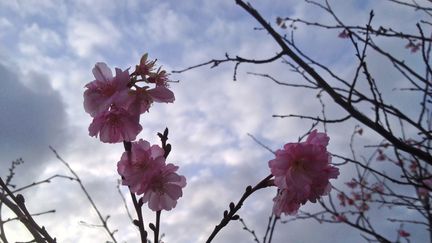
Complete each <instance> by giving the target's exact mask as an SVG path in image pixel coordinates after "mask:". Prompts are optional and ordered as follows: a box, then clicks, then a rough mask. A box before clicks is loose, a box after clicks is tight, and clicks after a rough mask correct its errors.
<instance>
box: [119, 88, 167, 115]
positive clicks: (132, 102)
mask: <svg viewBox="0 0 432 243" xmlns="http://www.w3.org/2000/svg"><path fill="white" fill-rule="evenodd" d="M174 100H175V97H174V93H173V92H172V91H171V90H169V89H168V88H166V87H163V86H159V87H155V88H153V89H147V87H146V88H140V87H138V88H137V89H136V90H131V91H130V92H129V101H128V105H127V106H128V111H129V112H131V113H132V114H136V115H138V116H139V115H140V114H142V113H145V112H146V111H148V109H149V108H150V106H151V104H152V103H153V102H159V103H162V102H164V103H172V102H174Z"/></svg>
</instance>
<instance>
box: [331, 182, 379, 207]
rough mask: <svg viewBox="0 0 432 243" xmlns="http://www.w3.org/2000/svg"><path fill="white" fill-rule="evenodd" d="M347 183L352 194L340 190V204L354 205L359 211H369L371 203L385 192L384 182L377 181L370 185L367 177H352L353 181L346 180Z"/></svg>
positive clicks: (344, 205)
mask: <svg viewBox="0 0 432 243" xmlns="http://www.w3.org/2000/svg"><path fill="white" fill-rule="evenodd" d="M345 185H346V186H347V187H348V188H350V189H351V195H347V194H345V193H344V192H339V193H338V194H337V198H338V199H339V204H340V205H341V206H342V207H346V206H350V207H354V208H356V210H357V211H358V212H366V211H368V210H369V203H371V202H373V201H374V200H375V198H376V197H378V198H381V199H382V194H383V193H384V192H385V186H384V184H383V183H381V182H376V183H373V184H372V185H369V183H368V181H367V180H365V179H362V180H360V181H357V180H356V179H354V178H352V179H351V181H349V182H345Z"/></svg>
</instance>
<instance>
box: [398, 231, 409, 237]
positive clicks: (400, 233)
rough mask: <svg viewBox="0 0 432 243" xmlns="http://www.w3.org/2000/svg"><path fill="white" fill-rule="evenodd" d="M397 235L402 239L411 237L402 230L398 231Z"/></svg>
mask: <svg viewBox="0 0 432 243" xmlns="http://www.w3.org/2000/svg"><path fill="white" fill-rule="evenodd" d="M398 234H399V236H400V237H403V238H408V237H409V236H410V235H411V234H410V233H408V232H406V231H405V230H403V229H400V230H398Z"/></svg>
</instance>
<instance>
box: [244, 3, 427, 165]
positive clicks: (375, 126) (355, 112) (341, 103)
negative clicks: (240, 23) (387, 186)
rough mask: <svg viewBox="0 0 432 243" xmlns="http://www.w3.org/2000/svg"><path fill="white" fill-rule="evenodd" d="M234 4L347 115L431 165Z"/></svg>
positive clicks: (256, 15) (424, 154) (253, 12)
mask: <svg viewBox="0 0 432 243" xmlns="http://www.w3.org/2000/svg"><path fill="white" fill-rule="evenodd" d="M236 3H237V4H238V5H239V6H240V7H242V8H243V9H244V10H245V11H246V12H248V13H249V14H250V15H251V16H252V17H254V18H255V19H256V20H257V21H258V22H259V23H260V24H261V25H262V26H263V27H264V28H265V29H266V30H267V31H268V32H269V34H270V35H271V36H272V37H273V39H274V40H275V41H276V42H277V43H278V45H279V46H280V47H281V48H282V53H283V54H285V55H288V56H289V57H290V58H291V59H292V60H293V61H294V62H295V63H297V64H298V65H299V66H300V67H301V68H303V69H304V70H305V71H306V72H307V73H308V74H309V75H310V76H311V77H312V78H313V79H314V80H315V81H316V82H317V83H318V85H319V86H320V87H322V88H323V89H324V90H325V91H326V92H327V93H328V94H329V95H330V96H331V97H332V99H333V100H334V101H335V102H336V103H337V104H338V105H339V106H341V107H342V108H343V109H345V110H346V111H347V112H348V113H350V114H351V115H352V116H353V117H354V118H356V119H357V120H358V121H360V122H362V123H363V124H364V125H366V126H368V127H369V128H371V129H372V130H374V131H376V132H377V133H379V134H380V135H381V136H383V137H384V138H386V139H387V140H388V141H389V142H391V143H393V144H394V146H395V147H397V148H398V149H400V150H402V151H405V152H407V153H410V154H412V155H415V156H417V157H419V158H420V159H422V160H424V161H426V162H427V163H428V164H431V165H432V156H431V155H430V154H429V153H428V152H425V151H423V150H420V149H417V148H415V147H412V146H410V145H408V144H406V143H405V142H403V141H401V140H400V139H398V138H397V137H395V136H394V135H393V134H392V133H391V132H389V131H387V130H386V129H385V128H384V127H382V126H381V125H380V124H377V123H375V122H373V121H372V120H370V119H369V118H368V117H367V116H366V115H364V114H363V113H361V112H360V111H358V110H357V109H356V108H355V107H354V106H353V105H352V104H350V103H349V102H347V101H345V100H344V99H343V98H342V96H341V95H340V94H339V93H337V92H336V91H335V90H334V89H333V88H332V87H331V86H330V85H329V84H328V83H327V82H326V81H325V80H324V79H323V78H322V77H321V76H320V75H319V74H318V73H317V72H316V71H315V70H314V69H313V68H312V67H311V66H309V65H308V64H307V63H305V62H304V61H303V60H302V59H301V58H300V57H299V56H298V55H297V54H295V53H294V52H293V51H292V50H291V49H290V48H289V47H288V46H287V44H286V43H285V42H284V40H283V38H282V37H281V36H280V35H279V34H278V33H277V32H276V31H275V30H274V29H273V28H272V27H271V26H270V24H269V23H268V22H267V21H265V20H264V18H263V17H262V16H261V15H260V14H259V13H258V12H257V11H256V10H255V9H254V8H253V7H252V6H251V5H250V4H246V3H245V2H243V1H242V0H236Z"/></svg>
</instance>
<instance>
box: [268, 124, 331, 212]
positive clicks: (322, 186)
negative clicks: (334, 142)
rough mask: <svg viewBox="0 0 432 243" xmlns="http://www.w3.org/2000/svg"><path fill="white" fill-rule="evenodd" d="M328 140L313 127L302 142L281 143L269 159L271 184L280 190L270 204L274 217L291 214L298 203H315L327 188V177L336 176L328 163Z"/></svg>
mask: <svg viewBox="0 0 432 243" xmlns="http://www.w3.org/2000/svg"><path fill="white" fill-rule="evenodd" d="M328 142H329V137H328V136H327V135H326V134H325V133H318V132H317V131H316V130H314V131H312V132H311V134H310V135H309V136H308V138H307V139H306V142H301V143H288V144H285V146H284V148H283V149H280V150H278V151H276V158H275V159H273V160H270V161H269V167H270V169H271V173H272V174H273V175H274V176H275V179H274V183H275V185H276V186H277V187H278V188H279V189H280V193H279V194H278V195H277V196H276V197H275V199H274V202H275V205H274V207H273V212H274V213H275V214H276V215H277V216H280V214H281V213H286V214H295V213H296V212H297V210H298V208H299V207H300V204H305V203H306V202H307V201H311V202H316V200H317V199H318V198H319V197H320V196H322V195H326V194H328V192H329V191H330V190H331V184H330V183H329V179H331V178H337V176H338V175H339V170H338V169H337V168H336V167H333V166H331V165H330V161H331V156H330V154H329V153H328V152H327V149H326V146H327V145H328Z"/></svg>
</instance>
